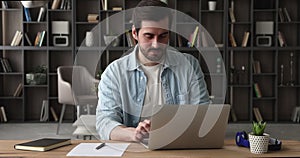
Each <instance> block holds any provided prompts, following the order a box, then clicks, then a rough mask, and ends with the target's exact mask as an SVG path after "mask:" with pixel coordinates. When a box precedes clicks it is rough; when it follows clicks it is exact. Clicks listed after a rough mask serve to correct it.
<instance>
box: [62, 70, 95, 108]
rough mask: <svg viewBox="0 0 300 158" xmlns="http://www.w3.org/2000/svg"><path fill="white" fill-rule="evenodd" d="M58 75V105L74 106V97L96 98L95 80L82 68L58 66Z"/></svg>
mask: <svg viewBox="0 0 300 158" xmlns="http://www.w3.org/2000/svg"><path fill="white" fill-rule="evenodd" d="M57 74H58V98H59V102H60V103H65V102H67V104H71V103H72V104H75V103H76V96H79V95H91V96H93V95H94V96H96V92H95V89H96V87H95V82H97V80H96V79H95V78H94V77H93V76H92V75H91V74H90V73H89V72H88V70H87V69H86V68H85V67H83V66H60V67H58V69H57Z"/></svg>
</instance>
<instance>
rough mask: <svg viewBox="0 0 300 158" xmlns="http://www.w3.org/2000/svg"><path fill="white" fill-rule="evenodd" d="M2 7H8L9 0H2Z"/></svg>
mask: <svg viewBox="0 0 300 158" xmlns="http://www.w3.org/2000/svg"><path fill="white" fill-rule="evenodd" d="M2 8H3V9H8V4H7V1H2Z"/></svg>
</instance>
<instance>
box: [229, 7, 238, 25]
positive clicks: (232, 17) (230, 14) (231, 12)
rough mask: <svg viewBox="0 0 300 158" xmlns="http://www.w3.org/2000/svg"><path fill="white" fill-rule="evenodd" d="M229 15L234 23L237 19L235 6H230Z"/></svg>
mask: <svg viewBox="0 0 300 158" xmlns="http://www.w3.org/2000/svg"><path fill="white" fill-rule="evenodd" d="M228 11H229V17H230V20H231V22H232V23H234V22H235V21H236V20H235V15H234V11H233V8H229V10H228Z"/></svg>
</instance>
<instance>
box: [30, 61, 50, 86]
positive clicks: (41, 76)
mask: <svg viewBox="0 0 300 158" xmlns="http://www.w3.org/2000/svg"><path fill="white" fill-rule="evenodd" d="M26 83H27V84H29V85H43V84H46V83H47V67H46V65H39V66H37V67H36V68H35V69H34V71H33V72H31V73H27V74H26Z"/></svg>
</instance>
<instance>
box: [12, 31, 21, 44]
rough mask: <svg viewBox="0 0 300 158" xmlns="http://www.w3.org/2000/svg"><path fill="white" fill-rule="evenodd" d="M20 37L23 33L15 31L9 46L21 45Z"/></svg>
mask: <svg viewBox="0 0 300 158" xmlns="http://www.w3.org/2000/svg"><path fill="white" fill-rule="evenodd" d="M22 37H23V33H22V32H21V31H19V30H17V31H16V33H15V35H14V37H13V39H12V41H11V43H10V46H18V45H20V43H21V40H22Z"/></svg>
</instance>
